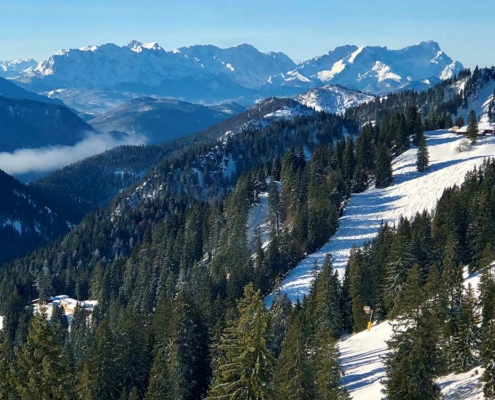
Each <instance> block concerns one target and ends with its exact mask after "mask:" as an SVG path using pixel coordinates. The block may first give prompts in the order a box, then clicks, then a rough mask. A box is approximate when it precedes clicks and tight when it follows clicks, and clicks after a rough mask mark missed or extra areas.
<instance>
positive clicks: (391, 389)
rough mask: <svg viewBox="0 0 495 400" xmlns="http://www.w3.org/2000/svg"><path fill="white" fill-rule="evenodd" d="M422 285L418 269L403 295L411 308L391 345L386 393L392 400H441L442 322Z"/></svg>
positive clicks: (403, 317) (398, 323)
mask: <svg viewBox="0 0 495 400" xmlns="http://www.w3.org/2000/svg"><path fill="white" fill-rule="evenodd" d="M419 282H420V271H419V267H418V266H415V267H414V268H413V269H411V271H410V272H409V274H408V278H407V283H406V285H405V289H404V292H403V293H402V295H401V297H402V303H403V304H407V307H405V308H404V313H403V314H402V315H401V316H400V317H399V318H398V319H397V321H398V322H397V323H396V324H395V325H394V334H393V336H392V339H391V340H390V341H389V342H388V343H387V344H388V346H389V349H390V350H391V351H390V353H389V355H388V356H387V358H386V361H385V365H386V369H387V379H386V380H385V382H384V383H385V388H384V390H383V392H384V393H385V394H386V395H387V399H389V400H403V399H440V388H439V387H438V385H437V384H436V383H435V379H436V377H437V375H438V372H439V370H440V365H441V349H440V348H439V338H440V336H441V329H440V323H439V322H440V321H439V320H438V318H437V316H436V315H435V314H434V313H433V312H432V310H430V306H429V305H428V303H427V302H426V301H425V300H426V299H425V292H424V291H423V290H422V288H421V287H420V285H419Z"/></svg>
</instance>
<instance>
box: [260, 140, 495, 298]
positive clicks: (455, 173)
mask: <svg viewBox="0 0 495 400" xmlns="http://www.w3.org/2000/svg"><path fill="white" fill-rule="evenodd" d="M426 137H427V144H428V150H429V153H430V168H429V169H428V171H426V172H424V173H420V172H418V171H417V170H416V149H415V148H412V149H410V150H408V151H406V152H405V153H403V154H402V155H400V156H399V157H397V158H396V159H395V160H394V161H393V175H394V182H393V184H392V185H391V186H389V187H388V188H384V189H377V188H375V187H371V188H370V189H368V190H366V191H365V192H363V193H359V194H353V195H352V196H351V198H350V200H349V203H348V205H347V207H346V210H345V212H344V215H343V216H342V218H341V219H340V225H339V229H338V231H337V233H336V234H335V235H334V236H333V237H332V238H331V239H330V240H329V241H328V242H327V243H326V244H325V245H324V246H323V247H322V248H321V249H320V250H319V251H317V252H316V253H313V254H310V255H309V256H308V257H307V258H306V259H304V260H302V261H301V262H300V263H299V264H298V265H297V266H296V268H294V269H293V270H291V271H290V272H289V273H288V274H287V275H286V277H285V278H284V280H283V281H282V283H281V290H282V292H284V293H287V295H288V296H289V298H290V299H291V300H292V301H296V300H297V299H301V298H302V297H304V296H305V295H306V294H308V291H309V288H310V285H311V282H312V280H313V276H312V274H311V269H312V267H313V265H314V263H315V260H316V262H317V264H318V265H319V266H320V267H321V266H322V265H323V261H324V259H325V255H326V254H328V253H330V254H331V255H332V260H333V266H334V268H336V269H337V270H339V273H340V275H341V276H343V273H344V269H345V267H346V265H347V261H348V258H349V254H350V250H351V248H352V246H353V245H356V246H362V245H363V244H364V243H365V242H366V241H369V240H371V239H373V238H374V237H375V236H376V234H377V232H378V229H379V227H380V223H381V221H384V222H388V223H390V224H394V223H396V222H398V220H399V218H400V216H401V215H402V216H404V217H407V218H411V217H413V216H414V215H415V214H416V213H418V212H422V211H423V210H429V211H431V210H433V209H434V208H435V206H436V204H437V201H438V199H439V198H440V197H441V195H442V193H443V191H444V189H446V188H448V187H451V186H453V185H460V184H461V183H462V182H463V181H464V176H465V174H466V173H467V172H469V171H471V170H472V169H473V168H474V167H475V166H479V165H481V164H482V163H483V159H484V158H485V157H494V156H495V136H485V137H480V138H479V139H478V144H477V145H476V146H473V148H472V149H471V150H470V151H467V152H461V153H459V152H457V150H456V148H457V146H458V145H459V143H460V142H461V141H462V140H464V137H463V136H462V135H456V134H454V133H450V132H448V131H444V130H442V131H432V132H426ZM272 300H273V294H271V295H269V296H268V297H267V298H266V300H265V302H266V304H267V306H268V307H269V306H271V303H272Z"/></svg>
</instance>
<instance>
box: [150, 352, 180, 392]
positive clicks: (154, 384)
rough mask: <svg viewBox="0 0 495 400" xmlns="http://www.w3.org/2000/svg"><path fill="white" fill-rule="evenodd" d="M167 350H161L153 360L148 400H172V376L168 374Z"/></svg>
mask: <svg viewBox="0 0 495 400" xmlns="http://www.w3.org/2000/svg"><path fill="white" fill-rule="evenodd" d="M165 351H166V349H164V348H160V349H158V352H157V354H156V356H155V359H154V360H153V365H152V366H151V370H150V377H149V386H148V390H147V392H146V397H145V399H146V400H172V399H173V398H174V397H173V396H172V390H171V386H172V384H171V382H170V375H169V372H168V363H167V356H166V354H165Z"/></svg>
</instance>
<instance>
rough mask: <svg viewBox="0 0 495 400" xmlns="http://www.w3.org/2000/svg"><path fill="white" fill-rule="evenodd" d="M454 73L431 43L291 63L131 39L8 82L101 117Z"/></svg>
mask: <svg viewBox="0 0 495 400" xmlns="http://www.w3.org/2000/svg"><path fill="white" fill-rule="evenodd" d="M462 68H463V67H462V64H461V63H459V62H457V61H454V60H452V59H451V58H450V57H449V56H447V55H446V54H445V53H444V52H443V51H442V50H441V48H440V46H439V45H438V43H436V42H433V41H428V42H421V43H419V44H417V45H413V46H408V47H405V48H403V49H399V50H390V49H388V48H387V47H380V46H365V47H357V46H355V45H345V46H340V47H337V48H336V49H335V50H332V51H329V52H328V53H327V54H324V55H322V56H318V57H315V58H312V59H309V60H306V61H303V62H301V63H300V64H299V65H296V64H295V63H294V62H293V61H292V60H291V59H290V58H289V57H288V56H287V55H285V54H284V53H280V52H278V53H277V52H267V53H263V52H260V51H258V50H257V49H256V48H254V47H253V46H251V45H248V44H242V45H239V46H236V47H231V48H227V49H221V48H218V47H216V46H212V45H198V46H190V47H182V48H178V49H174V50H172V51H166V50H164V49H163V48H162V47H160V45H159V44H157V43H155V42H153V43H145V44H143V43H141V42H138V41H132V42H131V43H129V44H128V45H127V46H117V45H115V44H112V43H109V44H104V45H100V46H87V47H83V48H80V49H69V50H61V51H59V52H58V53H56V54H54V55H53V56H51V57H50V58H48V59H47V60H45V61H43V62H41V63H39V64H38V66H37V67H36V68H33V69H28V70H25V71H24V72H23V73H22V76H20V77H17V78H16V81H17V82H19V83H20V84H22V85H24V87H25V88H28V89H29V90H33V91H36V92H37V93H42V94H45V95H46V96H48V97H50V98H60V99H62V100H63V101H64V102H65V104H67V105H69V106H70V107H73V108H75V109H77V110H79V111H82V112H85V113H90V114H101V113H104V112H107V111H110V110H111V109H113V108H115V107H116V106H119V105H120V104H122V103H124V102H126V101H129V100H131V99H133V98H136V97H143V96H150V97H157V96H158V97H168V98H174V99H177V100H181V101H188V102H193V103H201V104H210V103H216V102H225V101H237V102H241V103H242V104H249V103H251V104H252V103H253V102H254V101H257V100H259V99H261V98H266V97H271V96H282V95H283V96H291V95H296V94H300V93H303V92H306V91H308V90H310V89H314V88H317V87H320V86H324V85H326V84H338V85H342V86H345V87H347V88H349V89H355V90H361V91H365V92H370V93H374V94H383V93H389V92H394V91H397V90H402V89H408V88H413V89H421V90H423V89H425V88H428V87H431V86H432V85H433V83H434V82H435V80H444V79H446V78H450V77H452V76H453V75H454V74H457V73H458V72H459V71H460V70H462Z"/></svg>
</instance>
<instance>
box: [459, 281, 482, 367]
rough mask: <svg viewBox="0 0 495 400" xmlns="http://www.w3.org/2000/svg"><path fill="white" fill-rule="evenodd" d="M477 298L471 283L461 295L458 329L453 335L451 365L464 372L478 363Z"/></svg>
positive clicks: (479, 337)
mask: <svg viewBox="0 0 495 400" xmlns="http://www.w3.org/2000/svg"><path fill="white" fill-rule="evenodd" d="M476 303H477V299H476V297H475V295H474V291H473V288H472V287H471V285H469V286H468V289H467V291H466V293H465V294H464V296H463V297H462V300H461V304H460V307H459V314H458V316H457V320H458V322H457V324H458V331H457V332H456V333H455V335H454V337H453V339H452V340H453V362H452V363H453V367H454V369H455V370H456V371H458V372H466V371H469V370H470V369H472V368H473V367H474V366H476V365H478V364H479V350H480V339H481V336H480V331H479V328H478V323H479V314H478V312H477V309H476V308H477V304H476Z"/></svg>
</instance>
